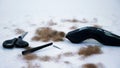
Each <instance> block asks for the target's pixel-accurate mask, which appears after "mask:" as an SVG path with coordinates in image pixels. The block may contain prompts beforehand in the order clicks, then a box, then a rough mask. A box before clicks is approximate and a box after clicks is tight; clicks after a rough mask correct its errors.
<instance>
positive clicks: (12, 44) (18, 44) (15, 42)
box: [3, 32, 29, 49]
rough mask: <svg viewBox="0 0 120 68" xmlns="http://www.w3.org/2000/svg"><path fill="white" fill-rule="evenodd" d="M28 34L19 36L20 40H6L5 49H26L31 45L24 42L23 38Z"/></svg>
mask: <svg viewBox="0 0 120 68" xmlns="http://www.w3.org/2000/svg"><path fill="white" fill-rule="evenodd" d="M27 33H28V32H25V33H24V34H22V35H21V36H19V37H18V38H13V39H10V40H5V41H4V42H3V47H4V48H9V49H10V48H13V47H17V48H24V47H27V46H28V45H29V44H28V42H26V41H23V38H24V37H25V36H26V35H27Z"/></svg>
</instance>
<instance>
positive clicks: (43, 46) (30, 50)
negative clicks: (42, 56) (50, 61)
mask: <svg viewBox="0 0 120 68" xmlns="http://www.w3.org/2000/svg"><path fill="white" fill-rule="evenodd" d="M52 44H53V43H48V44H45V45H42V46H38V47H35V48H31V49H28V50H25V51H22V55H26V54H30V53H32V52H34V51H37V50H40V49H43V48H45V47H48V46H51V45H52Z"/></svg>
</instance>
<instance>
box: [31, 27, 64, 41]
mask: <svg viewBox="0 0 120 68" xmlns="http://www.w3.org/2000/svg"><path fill="white" fill-rule="evenodd" d="M35 34H36V35H35V36H34V37H33V38H32V40H33V41H43V42H48V41H49V40H53V41H63V38H64V36H65V33H64V32H62V31H56V30H53V29H51V28H49V27H42V28H38V29H37V30H36V32H35Z"/></svg>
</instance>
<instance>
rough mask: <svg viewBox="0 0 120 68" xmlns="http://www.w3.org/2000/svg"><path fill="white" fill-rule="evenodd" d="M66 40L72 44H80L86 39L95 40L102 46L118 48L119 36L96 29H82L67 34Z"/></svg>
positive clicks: (119, 43) (119, 44)
mask: <svg viewBox="0 0 120 68" xmlns="http://www.w3.org/2000/svg"><path fill="white" fill-rule="evenodd" d="M66 38H67V39H69V40H70V41H71V42H72V43H80V42H82V41H84V40H86V39H90V38H92V39H95V40H97V41H99V42H100V43H102V44H104V45H109V46H120V36H118V35H115V34H113V33H111V32H109V31H107V30H104V29H101V28H96V27H83V28H80V29H76V30H74V31H70V32H68V34H67V35H66Z"/></svg>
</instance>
